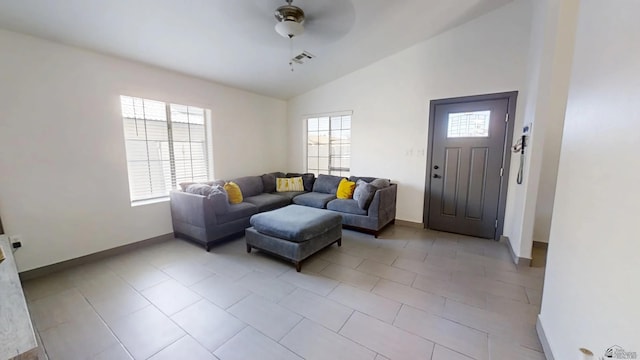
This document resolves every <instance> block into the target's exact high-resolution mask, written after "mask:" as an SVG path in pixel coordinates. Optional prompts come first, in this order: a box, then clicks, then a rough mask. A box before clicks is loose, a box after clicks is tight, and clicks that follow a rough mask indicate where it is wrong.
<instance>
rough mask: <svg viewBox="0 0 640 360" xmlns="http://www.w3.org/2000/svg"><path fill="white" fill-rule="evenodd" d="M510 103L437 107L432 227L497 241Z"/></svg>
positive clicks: (431, 172)
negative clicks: (495, 238)
mask: <svg viewBox="0 0 640 360" xmlns="http://www.w3.org/2000/svg"><path fill="white" fill-rule="evenodd" d="M508 109H509V99H508V98H503V99H498V100H486V101H469V102H458V103H453V104H439V105H435V107H434V108H433V110H432V111H433V116H432V121H433V124H432V127H431V128H432V131H433V138H432V141H431V146H432V148H431V154H432V158H431V164H430V166H431V169H430V174H428V175H429V176H431V179H430V180H431V181H430V188H429V194H428V195H429V214H428V227H429V228H431V229H434V230H440V231H446V232H453V233H459V234H465V235H471V236H477V237H481V238H494V237H495V235H496V228H497V227H498V207H499V203H500V194H501V178H502V175H503V174H502V173H503V156H504V151H505V137H506V136H505V135H506V132H507V112H508Z"/></svg>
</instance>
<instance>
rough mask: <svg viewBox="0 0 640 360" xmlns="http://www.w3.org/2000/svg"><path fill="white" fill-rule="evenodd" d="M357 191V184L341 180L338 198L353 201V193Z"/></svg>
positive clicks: (337, 192)
mask: <svg viewBox="0 0 640 360" xmlns="http://www.w3.org/2000/svg"><path fill="white" fill-rule="evenodd" d="M355 189H356V183H355V182H353V181H349V180H347V179H342V180H340V184H338V191H336V197H337V198H338V199H352V198H353V191H354V190H355Z"/></svg>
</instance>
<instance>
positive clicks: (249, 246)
mask: <svg viewBox="0 0 640 360" xmlns="http://www.w3.org/2000/svg"><path fill="white" fill-rule="evenodd" d="M247 252H248V253H251V245H249V244H247Z"/></svg>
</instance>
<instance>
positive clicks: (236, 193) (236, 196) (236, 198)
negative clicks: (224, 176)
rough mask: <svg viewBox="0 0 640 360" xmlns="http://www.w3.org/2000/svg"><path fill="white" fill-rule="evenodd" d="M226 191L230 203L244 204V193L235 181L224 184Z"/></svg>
mask: <svg viewBox="0 0 640 360" xmlns="http://www.w3.org/2000/svg"><path fill="white" fill-rule="evenodd" d="M224 190H225V191H226V192H227V194H228V195H229V202H230V203H232V204H240V203H241V202H242V191H241V190H240V187H239V186H238V184H236V183H234V182H233V181H229V182H228V183H226V184H224Z"/></svg>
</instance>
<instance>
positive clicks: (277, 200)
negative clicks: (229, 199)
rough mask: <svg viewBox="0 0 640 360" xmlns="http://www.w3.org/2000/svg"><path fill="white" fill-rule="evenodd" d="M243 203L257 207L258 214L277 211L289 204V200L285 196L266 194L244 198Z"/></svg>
mask: <svg viewBox="0 0 640 360" xmlns="http://www.w3.org/2000/svg"><path fill="white" fill-rule="evenodd" d="M244 201H245V202H248V203H250V204H253V205H255V206H257V207H258V211H259V212H263V211H270V210H273V209H278V208H281V207H283V206H287V205H289V204H290V203H291V199H289V198H288V197H286V196H280V195H277V194H267V193H262V194H260V195H256V196H251V197H248V198H244Z"/></svg>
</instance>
